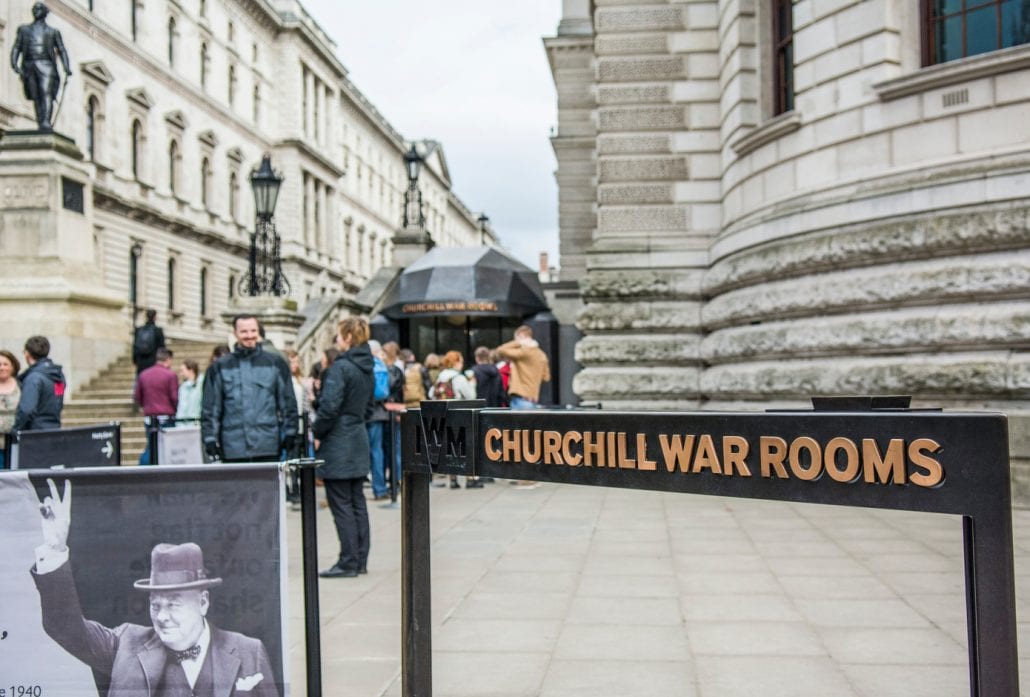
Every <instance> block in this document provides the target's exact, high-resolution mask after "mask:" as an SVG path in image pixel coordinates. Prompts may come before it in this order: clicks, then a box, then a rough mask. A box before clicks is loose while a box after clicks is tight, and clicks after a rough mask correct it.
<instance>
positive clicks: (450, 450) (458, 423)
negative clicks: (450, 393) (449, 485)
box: [415, 401, 482, 474]
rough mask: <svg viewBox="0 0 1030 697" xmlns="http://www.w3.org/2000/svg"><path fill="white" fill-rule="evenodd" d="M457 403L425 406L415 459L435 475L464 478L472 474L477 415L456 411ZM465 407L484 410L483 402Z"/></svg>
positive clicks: (467, 403) (417, 437)
mask: <svg viewBox="0 0 1030 697" xmlns="http://www.w3.org/2000/svg"><path fill="white" fill-rule="evenodd" d="M455 406H459V402H457V401H449V402H448V401H439V402H423V403H422V405H421V410H420V415H421V418H420V419H419V422H418V424H417V425H416V434H415V457H416V458H417V459H418V460H421V461H423V462H425V463H426V464H428V465H429V467H430V469H432V471H433V472H437V473H442V474H463V473H466V472H471V471H472V449H471V442H470V441H471V437H472V434H473V432H474V426H475V415H474V413H473V412H472V411H461V412H456V411H454V409H453V408H454V407H455ZM460 406H462V407H471V406H482V403H481V402H478V401H475V402H464V403H460Z"/></svg>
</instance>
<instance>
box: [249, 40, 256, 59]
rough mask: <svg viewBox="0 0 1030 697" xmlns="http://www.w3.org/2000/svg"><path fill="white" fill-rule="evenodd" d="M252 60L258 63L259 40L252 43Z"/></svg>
mask: <svg viewBox="0 0 1030 697" xmlns="http://www.w3.org/2000/svg"><path fill="white" fill-rule="evenodd" d="M250 62H251V63H257V41H255V42H253V43H252V44H251V45H250Z"/></svg>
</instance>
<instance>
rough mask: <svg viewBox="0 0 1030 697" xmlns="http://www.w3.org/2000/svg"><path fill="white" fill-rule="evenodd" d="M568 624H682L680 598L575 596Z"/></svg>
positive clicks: (630, 625)
mask: <svg viewBox="0 0 1030 697" xmlns="http://www.w3.org/2000/svg"><path fill="white" fill-rule="evenodd" d="M565 621H566V623H568V624H614V625H619V626H625V627H632V626H635V625H641V624H651V625H673V626H680V625H681V624H682V620H681V618H680V602H679V600H677V599H676V598H621V599H619V601H618V602H612V600H611V598H584V597H577V598H575V599H573V600H572V603H571V606H570V608H569V612H568V616H567V617H566V618H565Z"/></svg>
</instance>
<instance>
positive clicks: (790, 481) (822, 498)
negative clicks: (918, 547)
mask: <svg viewBox="0 0 1030 697" xmlns="http://www.w3.org/2000/svg"><path fill="white" fill-rule="evenodd" d="M872 404H875V402H870V401H869V400H868V399H867V400H866V402H865V403H862V402H861V401H858V402H854V403H851V405H850V406H849V409H850V410H849V411H846V412H835V411H791V412H786V411H785V412H770V413H722V412H695V413H662V412H605V411H602V412H597V411H592V412H575V411H546V410H535V411H508V410H500V409H480V408H477V407H478V406H480V405H481V403H476V402H457V401H450V402H446V401H438V402H423V403H422V406H421V409H419V410H412V411H409V412H408V413H407V414H406V415H405V417H404V420H403V428H402V452H403V453H404V468H403V469H404V479H405V484H404V486H405V489H404V499H403V500H404V506H403V509H402V510H403V514H404V515H403V520H402V524H403V526H404V532H403V535H404V541H405V547H404V549H403V562H402V563H403V564H404V565H405V567H404V574H403V578H402V582H403V584H404V589H403V595H404V606H403V613H404V618H403V628H404V632H405V637H404V649H405V650H404V653H403V656H402V660H403V662H404V666H403V675H404V678H405V683H404V685H403V687H402V690H403V694H404V695H405V697H413V696H415V695H418V697H429V695H431V694H432V683H431V670H430V666H429V661H430V658H429V655H430V654H429V651H430V645H431V644H430V639H429V637H428V634H429V632H430V622H429V602H430V600H429V599H430V577H429V576H430V575H429V535H428V526H429V524H428V494H427V487H428V481H429V478H430V476H431V474H434V473H439V474H464V475H478V476H490V477H498V478H505V479H521V480H535V481H543V482H556V483H562V484H580V485H589V486H606V487H615V488H625V489H646V490H653V491H668V492H681V493H693V494H702V495H711V496H731V497H739V498H755V499H766V500H776V501H793V502H801V503H819V504H831V505H840V506H857V507H866V508H881V509H892V510H907V511H921V512H927V513H947V514H953V515H960V516H962V517H963V538H964V551H965V563H966V609H967V627H968V633H969V674H970V678H969V680H970V695H971V697H1015V696H1016V695H1017V694H1018V692H1019V681H1018V663H1017V652H1016V618H1015V582H1014V573H1013V560H1012V517H1011V493H1010V485H1009V457H1008V433H1007V421H1006V419H1005V417H1004V416H1003V415H1001V414H992V413H947V414H945V413H942V412H940V411H936V410H933V411H917V410H911V411H910V410H907V409H899V408H887V409H875V408H872ZM863 407H864V409H863Z"/></svg>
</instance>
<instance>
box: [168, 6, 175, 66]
mask: <svg viewBox="0 0 1030 697" xmlns="http://www.w3.org/2000/svg"><path fill="white" fill-rule="evenodd" d="M168 67H170V68H174V67H175V17H169V18H168Z"/></svg>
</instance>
